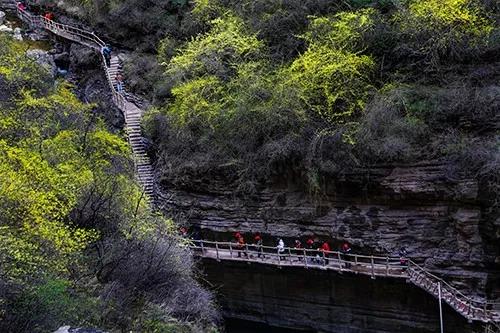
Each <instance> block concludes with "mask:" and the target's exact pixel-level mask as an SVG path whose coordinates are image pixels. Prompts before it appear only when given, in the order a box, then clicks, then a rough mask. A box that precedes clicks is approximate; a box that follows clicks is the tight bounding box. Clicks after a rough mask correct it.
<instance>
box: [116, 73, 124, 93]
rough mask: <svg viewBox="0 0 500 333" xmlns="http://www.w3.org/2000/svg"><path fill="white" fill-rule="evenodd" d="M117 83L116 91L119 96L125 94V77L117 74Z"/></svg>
mask: <svg viewBox="0 0 500 333" xmlns="http://www.w3.org/2000/svg"><path fill="white" fill-rule="evenodd" d="M115 81H116V91H117V92H118V93H119V94H122V93H123V76H122V75H121V74H120V73H117V74H116V76H115Z"/></svg>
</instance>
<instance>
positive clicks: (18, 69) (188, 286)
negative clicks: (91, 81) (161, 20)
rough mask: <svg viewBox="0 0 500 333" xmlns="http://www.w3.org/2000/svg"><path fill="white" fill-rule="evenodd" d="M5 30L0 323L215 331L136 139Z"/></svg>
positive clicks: (0, 45) (22, 328) (28, 328)
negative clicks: (138, 176)
mask: <svg viewBox="0 0 500 333" xmlns="http://www.w3.org/2000/svg"><path fill="white" fill-rule="evenodd" d="M26 48H27V46H26V45H25V44H24V43H22V42H15V41H13V40H12V39H10V38H9V37H7V36H5V35H0V199H1V204H0V331H2V332H47V331H51V330H55V329H57V327H59V326H60V325H62V324H70V325H73V326H78V325H83V326H89V325H95V326H97V327H101V328H106V329H109V330H117V331H118V330H120V331H137V332H174V331H175V332H191V331H196V330H203V331H207V330H208V327H210V326H211V325H212V324H213V322H214V320H215V319H216V312H215V309H214V307H213V303H212V299H211V296H210V294H209V293H208V292H207V291H205V290H204V289H203V288H201V287H200V286H199V285H198V283H197V282H196V280H195V276H194V273H193V263H192V260H191V258H190V255H189V252H188V251H187V250H186V249H185V248H184V247H183V245H182V244H180V243H179V241H178V240H177V239H176V237H175V236H174V234H175V231H174V230H175V227H174V226H173V224H172V221H170V220H166V219H165V218H163V217H161V216H157V215H155V214H153V213H151V211H150V209H149V208H148V204H147V203H146V202H145V200H144V198H143V194H142V193H141V189H140V187H139V186H138V185H137V184H136V182H135V180H134V174H133V172H134V170H133V164H132V162H131V160H130V148H129V147H128V145H127V143H126V141H125V140H124V138H123V137H121V136H119V135H115V134H112V133H111V132H109V131H108V129H107V128H106V124H105V123H104V122H103V121H102V120H100V119H99V118H98V117H97V116H96V115H95V114H94V113H93V106H92V105H88V104H83V103H82V102H80V101H79V100H78V99H77V98H76V97H75V95H74V94H73V93H72V87H71V86H70V85H68V84H67V83H65V82H64V81H54V79H53V78H52V77H51V76H50V75H49V73H48V72H46V70H45V69H43V68H42V67H40V66H38V65H37V64H36V63H35V62H34V61H32V60H31V59H29V58H28V57H26V55H25V51H26Z"/></svg>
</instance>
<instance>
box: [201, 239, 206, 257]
mask: <svg viewBox="0 0 500 333" xmlns="http://www.w3.org/2000/svg"><path fill="white" fill-rule="evenodd" d="M200 246H201V256H202V257H203V254H204V253H205V248H204V247H203V240H200Z"/></svg>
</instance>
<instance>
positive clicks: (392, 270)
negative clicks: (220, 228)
mask: <svg viewBox="0 0 500 333" xmlns="http://www.w3.org/2000/svg"><path fill="white" fill-rule="evenodd" d="M191 249H192V250H193V252H194V255H197V256H200V257H203V258H210V259H215V260H217V261H241V262H246V263H248V264H251V263H259V264H264V265H273V266H277V267H303V268H306V269H322V270H333V271H337V272H340V273H342V272H349V273H354V274H363V275H368V276H370V277H371V278H372V279H375V278H376V277H393V278H404V279H406V280H407V281H409V282H411V283H413V284H414V285H416V286H418V287H419V288H422V289H423V290H425V291H426V292H428V293H430V294H431V295H433V296H434V297H436V298H438V297H439V291H440V292H441V299H442V300H443V301H444V302H446V303H447V304H448V305H450V306H451V307H452V308H453V309H455V310H456V311H457V312H458V313H459V314H461V315H462V316H464V317H465V318H466V319H468V320H469V321H481V322H484V323H496V322H499V321H500V317H499V312H498V306H499V304H498V303H493V302H487V301H484V300H475V299H473V298H471V297H468V296H466V295H465V294H463V293H462V292H461V291H459V290H458V289H456V288H455V287H453V286H452V285H450V284H449V283H447V282H446V281H444V280H443V279H441V278H439V277H437V276H435V275H434V274H432V273H430V272H428V271H427V270H425V269H424V268H423V267H421V266H420V265H418V264H416V263H415V262H414V261H412V260H408V259H406V261H405V262H406V264H402V263H401V258H399V257H391V256H386V257H382V256H367V255H360V254H353V253H343V252H339V251H328V252H325V251H321V250H314V249H304V248H300V249H297V248H291V247H285V248H283V249H282V250H281V251H278V248H277V247H271V246H263V245H253V244H244V245H242V244H238V243H232V242H214V241H207V240H194V241H193V244H192V245H191ZM439 289H440V290H439Z"/></svg>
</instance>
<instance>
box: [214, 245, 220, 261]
mask: <svg viewBox="0 0 500 333" xmlns="http://www.w3.org/2000/svg"><path fill="white" fill-rule="evenodd" d="M215 255H216V257H217V261H220V258H219V243H218V242H215Z"/></svg>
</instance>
